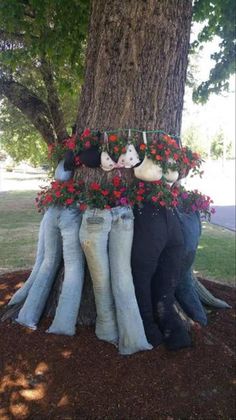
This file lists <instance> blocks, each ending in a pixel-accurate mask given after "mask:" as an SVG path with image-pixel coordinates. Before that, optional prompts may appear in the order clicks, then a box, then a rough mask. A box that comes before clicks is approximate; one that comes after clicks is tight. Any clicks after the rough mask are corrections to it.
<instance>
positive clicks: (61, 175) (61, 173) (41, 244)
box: [8, 159, 72, 305]
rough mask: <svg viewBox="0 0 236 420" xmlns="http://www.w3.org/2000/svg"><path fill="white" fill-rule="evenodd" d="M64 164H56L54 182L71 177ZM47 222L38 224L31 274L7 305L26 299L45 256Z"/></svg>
mask: <svg viewBox="0 0 236 420" xmlns="http://www.w3.org/2000/svg"><path fill="white" fill-rule="evenodd" d="M64 162H65V160H64V159H63V160H61V161H60V162H59V163H58V165H57V168H56V170H55V180H58V181H68V180H69V179H70V178H71V177H72V171H65V169H64ZM47 220H48V216H44V217H43V219H42V221H41V223H40V227H39V235H38V245H37V253H36V259H35V263H34V266H33V269H32V271H31V274H30V276H29V278H28V279H27V281H26V282H25V283H24V285H23V286H22V287H21V288H20V289H19V290H17V292H16V293H15V294H14V295H13V296H12V298H11V300H10V301H9V303H8V305H15V304H17V303H21V302H23V301H24V300H25V299H26V297H27V295H28V293H29V290H30V288H31V286H32V284H33V283H34V280H35V279H36V277H37V274H38V271H39V269H40V267H41V264H42V262H43V259H44V255H45V240H44V235H45V229H44V224H45V222H46V221H47ZM47 223H48V222H47Z"/></svg>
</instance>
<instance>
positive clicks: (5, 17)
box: [0, 0, 90, 164]
mask: <svg viewBox="0 0 236 420" xmlns="http://www.w3.org/2000/svg"><path fill="white" fill-rule="evenodd" d="M89 10H90V2H89V1H88V0H71V1H70V3H69V5H68V1H66V0H65V1H63V0H43V1H37V0H29V1H21V0H2V1H1V3H0V82H1V80H9V79H10V80H14V81H16V82H18V83H21V84H22V85H23V86H26V87H27V88H28V89H30V90H31V91H32V92H34V94H35V95H36V96H37V97H38V98H40V99H41V100H42V101H43V102H44V103H46V104H47V101H48V92H47V89H46V87H45V84H44V81H43V79H42V74H41V71H40V63H41V60H42V59H46V60H47V62H48V63H50V66H51V68H52V72H53V77H54V84H55V87H56V89H57V94H58V97H59V100H60V103H61V107H62V110H63V114H64V121H65V124H66V126H67V127H69V128H70V127H71V125H72V124H74V121H75V116H76V113H77V106H78V93H79V91H80V87H81V83H82V79H83V68H84V49H85V45H86V43H85V38H86V35H87V26H88V18H89ZM0 129H1V145H2V148H3V149H4V150H6V151H7V152H8V153H9V154H10V155H11V156H12V157H13V159H14V160H17V161H20V160H22V159H24V160H29V161H30V162H31V163H33V164H38V163H41V162H42V161H45V159H47V155H46V146H45V144H44V142H43V141H42V140H41V137H40V135H39V133H37V131H36V130H35V128H34V127H33V126H32V125H31V124H30V123H29V122H28V121H27V120H26V118H25V117H24V116H23V114H22V113H21V112H19V111H18V110H17V109H16V108H15V109H14V108H13V107H12V105H11V104H10V102H9V101H7V100H6V99H4V101H3V103H2V106H1V114H0Z"/></svg>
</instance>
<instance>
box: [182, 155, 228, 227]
mask: <svg viewBox="0 0 236 420" xmlns="http://www.w3.org/2000/svg"><path fill="white" fill-rule="evenodd" d="M187 187H189V188H190V189H195V188H196V189H198V190H199V191H201V192H202V193H204V194H207V195H209V196H210V197H211V198H212V199H213V201H214V204H213V207H214V208H215V209H216V213H215V214H213V215H212V218H211V221H212V223H213V224H216V225H220V226H222V227H225V228H227V229H230V230H233V231H235V230H236V228H235V161H234V160H231V161H227V162H226V164H225V166H223V164H222V162H221V161H210V162H206V163H205V165H204V176H203V177H202V179H200V178H198V177H194V178H192V179H190V180H188V183H187Z"/></svg>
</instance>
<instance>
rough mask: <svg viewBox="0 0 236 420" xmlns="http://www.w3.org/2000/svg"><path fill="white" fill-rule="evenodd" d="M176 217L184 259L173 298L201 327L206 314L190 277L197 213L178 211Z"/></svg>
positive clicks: (198, 232)
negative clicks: (178, 222)
mask: <svg viewBox="0 0 236 420" xmlns="http://www.w3.org/2000/svg"><path fill="white" fill-rule="evenodd" d="M177 215H178V217H179V220H180V225H181V228H182V232H183V236H184V257H183V264H182V270H181V276H180V281H179V284H178V286H177V289H176V292H175V296H176V299H177V301H178V302H179V303H180V305H181V307H182V308H183V310H184V311H185V312H186V314H187V315H188V316H189V317H190V318H191V319H193V320H194V321H197V322H199V323H200V324H202V325H206V324H207V317H206V313H205V310H204V308H203V306H202V304H201V301H200V299H199V296H198V293H197V291H196V289H195V282H194V279H193V275H192V266H193V263H194V259H195V255H196V251H197V247H198V242H199V237H200V235H201V221H200V217H199V214H198V213H197V212H195V213H189V214H187V213H184V212H180V211H179V210H177Z"/></svg>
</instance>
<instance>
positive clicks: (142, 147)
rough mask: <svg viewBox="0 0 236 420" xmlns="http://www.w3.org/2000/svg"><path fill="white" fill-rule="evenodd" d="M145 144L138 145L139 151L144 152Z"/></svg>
mask: <svg viewBox="0 0 236 420" xmlns="http://www.w3.org/2000/svg"><path fill="white" fill-rule="evenodd" d="M146 147H147V146H146V144H144V143H141V144H140V146H139V148H140V150H145V149H146Z"/></svg>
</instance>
